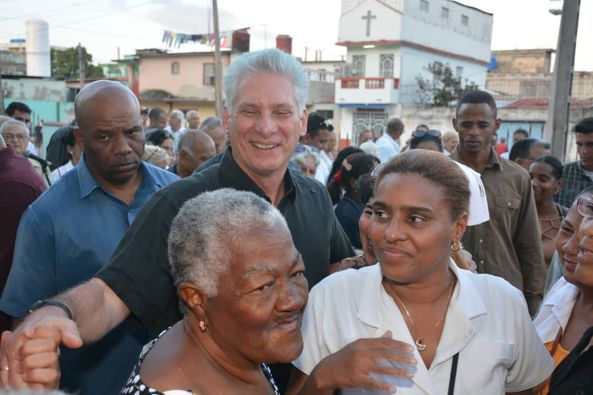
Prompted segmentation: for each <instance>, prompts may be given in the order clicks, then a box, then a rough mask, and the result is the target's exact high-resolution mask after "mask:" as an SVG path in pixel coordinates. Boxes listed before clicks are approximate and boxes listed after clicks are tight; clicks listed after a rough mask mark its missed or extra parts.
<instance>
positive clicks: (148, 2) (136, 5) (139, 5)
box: [0, 0, 152, 40]
mask: <svg viewBox="0 0 593 395" xmlns="http://www.w3.org/2000/svg"><path fill="white" fill-rule="evenodd" d="M150 3H152V1H150V0H149V1H145V2H142V3H139V4H135V5H132V6H129V7H125V8H124V9H120V10H117V11H111V12H106V13H104V14H100V15H95V16H92V17H89V18H83V19H77V20H76V21H73V22H68V23H64V24H60V25H54V26H52V29H59V28H65V27H67V26H70V25H76V24H78V23H82V22H87V21H90V20H94V19H99V18H103V17H106V16H109V15H113V14H117V13H120V12H123V11H129V10H130V9H132V8H138V7H141V6H144V5H146V4H150ZM48 29H49V26H48ZM44 30H46V29H45V28H42V29H38V30H36V31H35V33H37V32H41V31H44ZM17 35H18V34H11V35H9V36H4V37H0V40H4V39H7V38H12V37H14V36H17Z"/></svg>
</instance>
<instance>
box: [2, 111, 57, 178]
mask: <svg viewBox="0 0 593 395" xmlns="http://www.w3.org/2000/svg"><path fill="white" fill-rule="evenodd" d="M0 134H1V135H2V137H3V138H4V141H5V142H6V143H7V144H11V145H12V146H13V148H14V152H15V153H16V154H17V155H20V156H23V157H25V158H27V159H28V160H29V162H30V163H31V166H33V168H34V169H35V171H36V172H37V173H38V174H39V176H40V177H41V178H42V179H43V181H44V182H45V185H50V182H49V166H48V162H47V161H45V160H44V159H42V158H40V157H38V156H37V155H34V154H33V155H31V154H29V152H28V151H27V146H28V143H29V128H28V127H27V125H26V124H24V123H23V122H21V121H17V120H16V119H11V120H9V121H6V122H4V123H3V124H2V126H0Z"/></svg>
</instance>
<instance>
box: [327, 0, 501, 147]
mask: <svg viewBox="0 0 593 395" xmlns="http://www.w3.org/2000/svg"><path fill="white" fill-rule="evenodd" d="M491 36H492V14H489V13H487V12H484V11H481V10H479V9H477V8H474V7H469V6H466V5H463V4H461V3H459V2H457V1H452V0H342V10H341V16H340V31H339V38H338V45H344V46H346V47H347V50H348V52H347V58H346V66H345V67H344V69H343V70H342V73H341V75H340V76H339V78H336V81H335V101H336V104H337V105H338V106H339V107H340V108H341V111H340V113H341V115H340V116H341V119H340V125H341V128H342V138H348V139H349V140H350V141H352V142H353V143H357V136H358V134H359V133H360V132H361V131H363V130H365V129H371V130H374V131H376V132H382V131H383V130H384V127H385V124H386V122H387V119H389V118H390V117H397V116H399V115H400V113H401V107H402V106H412V105H415V104H418V103H419V101H420V95H419V91H418V86H417V77H418V76H422V77H423V78H424V79H425V80H426V79H430V78H432V76H431V74H430V73H429V72H428V71H427V66H428V65H429V64H431V63H433V62H435V61H438V62H441V63H443V64H446V65H448V66H449V67H450V68H451V70H452V71H453V72H454V74H455V76H456V77H457V78H460V79H461V81H471V82H474V83H476V84H477V85H478V86H480V87H484V86H485V83H486V74H487V65H488V62H489V59H490V40H491ZM414 126H415V125H414Z"/></svg>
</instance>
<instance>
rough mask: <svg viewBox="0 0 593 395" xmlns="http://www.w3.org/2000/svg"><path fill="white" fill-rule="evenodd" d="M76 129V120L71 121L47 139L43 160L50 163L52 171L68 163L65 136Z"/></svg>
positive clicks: (68, 157)
mask: <svg viewBox="0 0 593 395" xmlns="http://www.w3.org/2000/svg"><path fill="white" fill-rule="evenodd" d="M76 129H78V124H77V123H76V120H72V122H70V124H69V125H67V126H62V127H61V128H59V129H57V130H56V131H55V132H54V133H53V134H52V135H51V137H50V138H49V142H48V143H47V147H46V148H45V158H46V159H47V160H48V161H49V162H50V163H51V169H52V170H55V169H57V168H58V167H60V166H64V165H65V164H66V163H68V162H69V161H70V156H69V155H68V151H67V150H66V143H65V141H66V137H67V135H68V134H69V133H70V132H71V131H75V130H76ZM81 149H82V147H81Z"/></svg>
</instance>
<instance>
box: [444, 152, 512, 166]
mask: <svg viewBox="0 0 593 395" xmlns="http://www.w3.org/2000/svg"><path fill="white" fill-rule="evenodd" d="M449 158H451V159H453V160H454V161H457V162H459V163H462V164H464V165H466V166H469V165H468V164H467V163H466V162H465V161H464V160H463V159H462V158H461V156H460V155H459V147H458V148H455V150H454V151H453V152H451V155H449ZM469 167H471V166H469ZM486 168H487V169H489V168H494V169H496V170H500V171H502V159H501V158H499V157H498V155H496V152H495V151H494V148H492V147H490V156H488V163H486Z"/></svg>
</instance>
